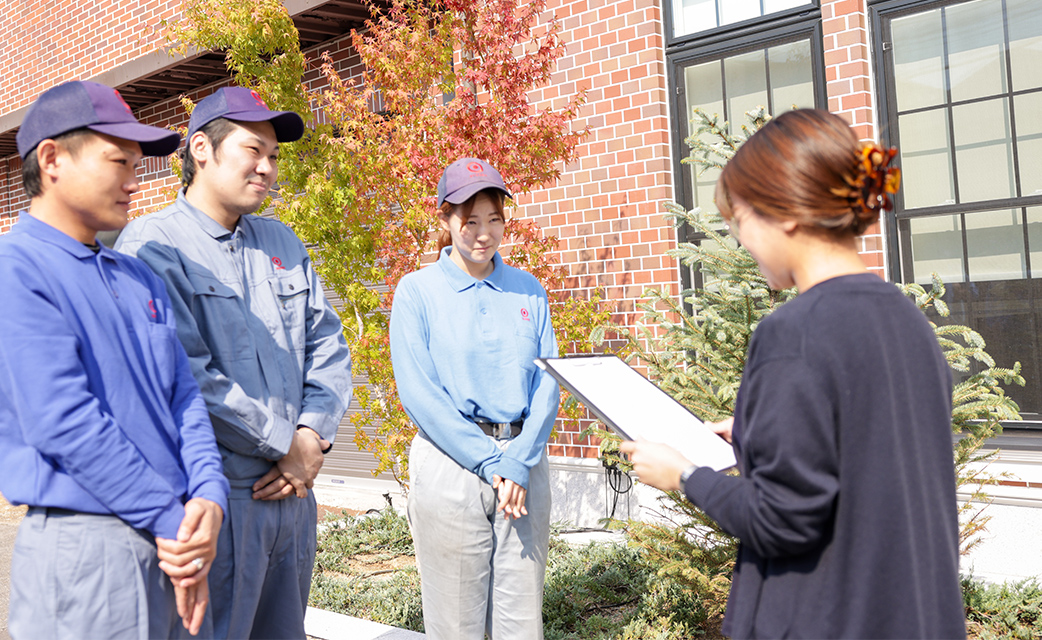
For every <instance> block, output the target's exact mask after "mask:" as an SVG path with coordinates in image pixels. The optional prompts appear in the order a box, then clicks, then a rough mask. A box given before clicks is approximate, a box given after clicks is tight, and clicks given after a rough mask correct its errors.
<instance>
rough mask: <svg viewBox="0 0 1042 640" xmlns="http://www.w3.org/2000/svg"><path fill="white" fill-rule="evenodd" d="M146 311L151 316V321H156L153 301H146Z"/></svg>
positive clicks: (154, 302)
mask: <svg viewBox="0 0 1042 640" xmlns="http://www.w3.org/2000/svg"><path fill="white" fill-rule="evenodd" d="M148 311H149V313H151V314H152V319H153V320H155V319H156V301H155V300H149V301H148Z"/></svg>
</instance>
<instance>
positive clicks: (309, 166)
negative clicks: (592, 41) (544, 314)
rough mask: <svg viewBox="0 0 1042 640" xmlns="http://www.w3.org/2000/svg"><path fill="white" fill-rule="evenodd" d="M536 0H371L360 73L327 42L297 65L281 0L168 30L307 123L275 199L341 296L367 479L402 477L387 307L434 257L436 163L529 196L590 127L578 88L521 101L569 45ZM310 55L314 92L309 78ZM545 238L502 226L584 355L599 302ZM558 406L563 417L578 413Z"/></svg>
mask: <svg viewBox="0 0 1042 640" xmlns="http://www.w3.org/2000/svg"><path fill="white" fill-rule="evenodd" d="M545 5H546V3H545V0H532V1H529V2H519V1H518V0H484V1H477V2H475V1H473V0H441V1H436V2H425V1H423V0H392V1H391V2H389V3H388V2H375V1H373V0H368V6H369V8H370V11H371V14H372V18H371V19H370V20H369V21H368V22H367V23H366V28H365V29H364V30H360V31H355V32H353V33H352V34H351V39H352V44H353V46H354V50H355V52H356V53H357V54H358V56H359V57H360V59H361V63H362V68H363V72H362V75H361V76H360V77H356V78H344V77H342V75H341V73H342V69H341V68H340V67H339V66H338V61H337V60H335V59H334V58H333V57H332V56H331V55H330V54H329V53H323V54H322V55H321V57H320V58H319V59H317V60H308V59H307V58H306V57H305V56H304V54H303V53H302V52H301V50H300V42H299V36H298V34H297V31H296V28H295V27H294V25H293V21H292V19H291V18H290V16H289V14H288V12H287V11H286V9H285V8H284V7H283V6H282V5H281V3H280V2H278V0H257V1H255V2H251V3H242V2H238V0H187V1H186V3H185V5H184V17H183V21H181V22H179V23H177V24H174V25H171V27H170V34H171V39H172V40H174V41H176V42H177V43H179V44H178V46H179V47H181V48H182V50H187V47H189V46H194V47H197V48H200V49H214V50H222V51H224V52H225V55H226V63H227V66H228V68H229V71H231V73H232V76H233V79H234V81H235V83H236V84H239V85H240V86H247V87H251V88H253V89H256V90H257V91H258V93H260V95H261V96H262V97H263V98H264V99H265V101H266V102H267V103H268V104H269V106H270V107H271V108H272V109H292V110H294V111H297V112H298V113H301V114H302V115H303V116H304V117H305V119H306V121H307V122H308V128H307V133H306V134H305V137H304V138H303V139H302V140H300V141H299V142H295V143H289V144H284V145H282V151H281V155H280V160H279V181H280V186H281V189H280V196H281V197H280V199H278V201H276V202H275V203H274V207H275V212H276V214H277V215H278V217H279V218H280V219H281V220H282V221H284V222H286V223H287V224H289V225H290V226H291V227H293V229H294V231H295V232H296V233H297V234H298V235H299V236H300V238H301V239H302V240H304V242H305V243H307V244H308V246H309V248H310V250H311V252H312V256H313V258H314V263H315V265H316V269H317V270H318V271H319V273H320V275H321V276H322V279H323V281H324V282H325V284H326V286H327V287H329V288H332V289H333V290H334V291H335V292H336V293H337V294H338V295H339V297H340V298H341V300H342V304H341V309H342V317H343V320H344V328H345V331H344V333H345V336H346V337H347V340H348V343H349V345H350V347H351V355H352V360H353V370H354V373H355V376H356V377H359V378H362V379H363V380H365V382H366V383H367V384H366V385H364V386H363V385H360V386H357V387H356V388H355V396H356V398H357V400H358V402H359V403H360V405H361V411H360V412H358V413H356V414H355V415H354V416H353V417H352V420H353V423H354V426H355V427H356V442H357V444H358V445H359V447H361V448H364V449H368V450H370V451H372V452H373V453H374V455H375V456H376V458H377V461H378V464H377V467H376V470H375V471H374V474H375V473H379V472H382V471H389V472H391V473H392V474H393V475H394V477H395V478H396V479H398V480H399V482H404V479H405V478H407V464H408V462H407V451H408V446H409V442H410V441H411V439H412V436H413V434H414V433H415V427H414V426H413V425H412V424H411V422H410V420H409V419H408V417H407V416H406V414H405V412H404V410H403V409H402V407H401V404H400V402H399V401H398V397H397V392H396V388H395V384H394V376H393V373H392V370H391V362H390V349H389V340H388V331H387V330H388V325H387V319H388V318H387V310H388V309H389V308H390V302H391V298H392V296H393V295H394V288H395V285H396V284H397V283H398V281H399V280H400V279H401V278H402V276H404V275H405V274H407V273H409V272H411V271H414V270H416V269H418V268H420V266H421V264H422V262H423V260H424V258H425V257H428V258H430V257H431V255H432V250H433V246H434V240H435V238H436V234H435V230H436V229H437V218H436V216H435V200H436V198H435V194H436V190H437V183H438V179H439V178H440V176H441V172H442V170H443V169H444V167H445V166H447V165H448V164H450V163H451V162H453V161H454V160H456V159H457V158H460V157H478V158H483V159H485V160H486V161H488V162H489V163H490V164H492V165H493V166H494V167H496V168H497V169H498V170H499V171H500V173H501V174H502V175H503V178H504V180H505V181H506V183H507V186H508V187H509V188H510V190H511V191H512V192H513V193H515V194H522V193H527V192H529V191H531V190H532V189H535V188H537V187H540V186H545V185H549V184H552V183H553V182H554V181H555V180H556V179H557V178H558V177H559V176H560V173H561V170H562V168H563V167H564V166H565V165H566V164H567V163H569V162H571V161H573V160H574V159H575V153H576V148H577V146H578V145H579V143H580V142H581V141H582V139H583V138H584V136H585V135H586V131H585V130H573V126H572V125H573V123H574V121H575V119H576V117H577V115H578V111H579V108H580V106H581V105H582V103H583V101H584V99H585V95H584V94H583V93H577V94H576V95H573V96H571V97H565V98H562V99H560V103H561V104H560V106H559V107H558V108H544V109H537V108H536V107H535V106H534V105H532V104H531V103H530V102H529V99H528V95H529V92H530V91H531V90H532V89H535V88H537V87H539V86H542V85H545V84H548V83H549V81H550V76H551V73H552V71H553V69H554V67H555V64H556V61H557V60H558V59H559V58H560V57H561V56H562V55H563V54H564V44H563V43H562V41H561V39H560V35H559V34H560V26H559V23H558V21H557V19H556V17H555V16H553V15H552V14H551V13H550V12H547V11H546V6H545ZM316 65H317V68H318V70H319V72H320V75H321V80H323V81H324V82H322V83H319V84H323V85H324V86H323V87H322V88H321V89H314V88H313V87H312V85H311V84H309V83H307V82H305V80H304V78H305V72H306V71H308V70H309V69H314V68H315V67H316ZM186 106H188V107H189V108H190V107H191V105H190V104H189V105H186ZM556 248H557V240H556V238H553V237H547V236H546V235H544V234H543V233H542V232H541V230H540V229H539V228H538V227H537V226H536V225H535V224H534V223H533V222H532V221H530V220H521V219H517V218H513V219H511V220H510V221H509V223H508V226H507V233H506V236H505V238H504V246H503V248H502V252H503V254H504V259H505V260H507V261H508V262H510V263H511V264H513V265H514V266H517V267H519V268H522V269H525V270H526V271H529V272H530V273H532V274H533V275H535V276H536V277H537V278H538V279H539V280H540V281H541V282H542V283H543V285H544V287H545V288H546V290H547V291H548V292H549V294H550V297H551V311H552V314H553V318H554V325H555V328H556V331H557V334H558V342H559V344H560V345H561V348H562V352H576V351H590V350H592V345H591V344H590V341H589V336H590V334H591V332H592V331H593V329H594V328H595V327H597V326H600V325H603V324H604V323H605V322H606V321H607V316H608V310H607V309H606V307H605V305H604V304H602V301H601V300H600V298H598V297H594V298H592V299H585V298H580V297H576V296H573V295H570V294H569V293H568V292H566V291H565V290H564V278H565V275H566V273H565V271H564V269H563V267H561V266H560V265H559V264H558V263H557V261H556V257H555V253H554V251H555V249H556ZM379 285H383V286H379ZM567 406H568V407H569V411H570V413H571V417H573V418H574V417H577V416H578V415H579V413H580V412H581V408H580V407H578V406H576V405H574V404H572V403H568V404H567Z"/></svg>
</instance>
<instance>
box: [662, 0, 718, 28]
mask: <svg viewBox="0 0 1042 640" xmlns="http://www.w3.org/2000/svg"><path fill="white" fill-rule="evenodd" d="M718 24H720V23H719V21H718V20H717V17H716V0H673V35H675V36H682V35H685V34H688V33H695V32H696V31H704V30H706V29H712V28H714V27H716V26H717V25H718Z"/></svg>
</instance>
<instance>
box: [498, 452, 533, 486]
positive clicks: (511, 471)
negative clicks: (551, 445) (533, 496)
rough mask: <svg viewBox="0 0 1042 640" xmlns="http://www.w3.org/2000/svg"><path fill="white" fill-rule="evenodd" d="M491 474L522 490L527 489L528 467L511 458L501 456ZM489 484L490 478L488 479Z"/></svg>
mask: <svg viewBox="0 0 1042 640" xmlns="http://www.w3.org/2000/svg"><path fill="white" fill-rule="evenodd" d="M492 474H494V475H497V476H499V477H500V478H503V479H504V480H510V481H512V482H513V483H514V484H517V485H520V486H521V488H522V489H528V467H526V466H525V465H523V464H521V463H520V462H518V461H517V460H514V459H513V458H508V457H506V456H503V457H502V458H501V459H500V461H499V464H497V465H496V466H495V468H494V469H493V470H492ZM492 474H490V475H492ZM489 484H491V477H490V478H489Z"/></svg>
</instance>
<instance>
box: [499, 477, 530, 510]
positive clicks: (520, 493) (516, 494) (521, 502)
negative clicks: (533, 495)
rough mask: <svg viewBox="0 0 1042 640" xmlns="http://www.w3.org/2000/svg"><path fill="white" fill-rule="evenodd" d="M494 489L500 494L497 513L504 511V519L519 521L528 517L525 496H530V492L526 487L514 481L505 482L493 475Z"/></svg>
mask: <svg viewBox="0 0 1042 640" xmlns="http://www.w3.org/2000/svg"><path fill="white" fill-rule="evenodd" d="M492 488H493V489H495V490H496V491H497V492H498V495H499V505H498V506H496V511H502V512H503V518H505V519H510V518H514V519H515V520H517V519H518V518H520V517H521V516H527V515H528V509H526V508H525V496H527V495H528V491H527V490H526V489H525V488H524V487H522V486H521V485H519V484H517V483H516V482H514V481H513V480H504V479H503V478H501V477H499V476H497V475H493V476H492Z"/></svg>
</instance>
